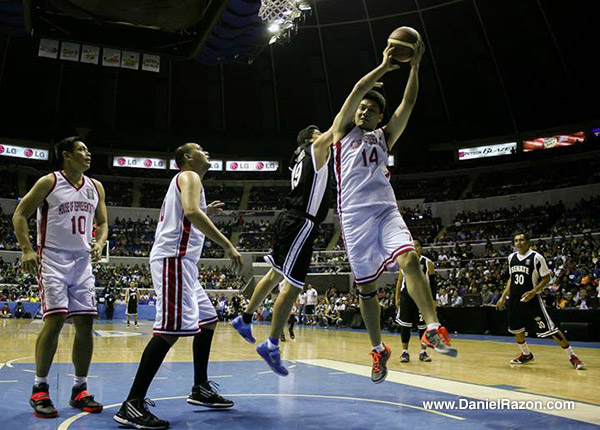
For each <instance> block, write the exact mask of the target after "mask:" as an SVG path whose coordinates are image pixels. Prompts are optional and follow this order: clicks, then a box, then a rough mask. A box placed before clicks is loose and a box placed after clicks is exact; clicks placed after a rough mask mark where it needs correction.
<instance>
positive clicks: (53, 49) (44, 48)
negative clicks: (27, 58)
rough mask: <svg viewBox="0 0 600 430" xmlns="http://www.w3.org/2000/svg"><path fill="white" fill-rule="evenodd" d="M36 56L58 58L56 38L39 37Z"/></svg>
mask: <svg viewBox="0 0 600 430" xmlns="http://www.w3.org/2000/svg"><path fill="white" fill-rule="evenodd" d="M38 57H45V58H53V59H55V60H56V59H57V58H58V40H50V39H40V47H39V49H38Z"/></svg>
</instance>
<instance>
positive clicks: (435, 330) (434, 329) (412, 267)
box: [396, 251, 457, 357]
mask: <svg viewBox="0 0 600 430" xmlns="http://www.w3.org/2000/svg"><path fill="white" fill-rule="evenodd" d="M396 261H397V262H398V265H399V266H400V268H401V269H402V271H403V272H404V276H405V279H406V288H407V290H408V294H409V295H410V297H411V298H412V299H413V300H414V302H415V303H416V304H417V307H418V308H419V311H420V312H421V315H422V316H423V319H424V320H425V322H426V323H427V330H426V331H425V334H424V336H423V337H422V338H421V342H423V343H424V344H426V345H427V346H429V347H431V348H434V349H435V350H436V351H437V352H439V353H442V354H446V355H449V356H451V357H456V355H457V351H456V349H454V348H452V347H451V345H450V335H449V334H448V331H447V330H446V328H444V327H442V326H441V324H440V323H439V321H438V318H437V313H436V311H435V304H434V302H433V296H432V295H431V289H430V288H429V282H428V281H427V278H426V277H425V274H424V273H423V270H422V269H421V265H420V264H419V257H418V256H417V253H416V252H415V251H408V252H405V253H402V254H400V255H399V256H398V257H397V259H396Z"/></svg>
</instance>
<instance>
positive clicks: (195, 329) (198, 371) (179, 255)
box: [113, 143, 241, 429]
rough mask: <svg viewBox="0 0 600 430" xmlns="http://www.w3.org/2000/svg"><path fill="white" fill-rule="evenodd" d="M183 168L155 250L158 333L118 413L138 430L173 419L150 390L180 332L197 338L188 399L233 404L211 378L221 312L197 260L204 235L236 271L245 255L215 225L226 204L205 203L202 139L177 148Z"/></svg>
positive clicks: (205, 157)
mask: <svg viewBox="0 0 600 430" xmlns="http://www.w3.org/2000/svg"><path fill="white" fill-rule="evenodd" d="M175 160H176V162H177V164H178V165H179V166H180V168H181V172H180V173H178V174H177V175H176V176H175V177H174V178H173V180H172V181H171V184H170V185H169V189H168V191H167V195H166V196H165V199H164V201H163V205H162V208H161V211H160V218H159V220H158V224H157V226H156V236H155V238H154V245H153V246H152V251H151V252H150V270H151V273H152V283H153V284H154V290H155V292H156V295H157V301H156V320H155V322H154V336H153V337H152V339H151V340H150V342H148V345H147V346H146V349H145V350H144V354H143V355H142V360H141V362H140V366H139V368H138V371H137V374H136V376H135V380H134V382H133V386H132V387H131V391H130V392H129V396H128V397H127V400H126V401H125V402H123V404H122V405H121V409H120V410H119V412H118V413H117V414H116V415H115V416H114V417H113V418H114V420H115V421H117V422H118V423H120V424H124V425H127V426H130V427H135V428H139V429H166V428H168V427H169V422H168V421H165V420H161V419H159V418H157V417H156V416H154V415H153V414H152V413H150V411H149V410H148V403H150V404H152V403H151V401H147V400H146V393H147V392H148V388H149V387H150V384H151V383H152V380H153V379H154V376H155V375H156V372H158V369H159V368H160V365H161V364H162V362H163V360H164V358H165V356H166V355H167V352H169V349H170V348H171V347H172V346H173V345H174V344H175V342H176V341H177V340H178V339H179V337H180V336H194V342H193V353H194V385H193V387H192V392H191V393H190V395H189V397H188V399H187V401H188V403H190V404H194V405H201V406H206V407H210V408H221V409H223V408H230V407H232V406H233V402H232V401H230V400H227V399H224V398H223V397H221V396H220V395H219V394H218V393H217V392H216V391H215V386H216V384H215V383H214V382H212V381H209V380H208V377H207V368H208V357H209V354H210V347H211V343H212V338H213V334H214V329H215V327H216V324H217V313H216V311H215V308H214V307H213V305H212V303H211V301H210V299H209V298H208V296H207V295H206V292H205V291H204V289H203V288H202V286H201V285H200V283H199V282H198V260H200V254H201V253H202V247H203V245H204V237H205V236H207V237H208V238H209V239H210V240H211V241H213V242H214V243H216V244H218V245H219V246H221V247H222V248H224V249H225V253H226V255H227V257H228V258H230V259H231V261H232V264H233V268H234V270H235V271H236V272H237V271H239V269H240V268H241V256H240V254H239V253H238V252H237V250H236V249H235V247H234V246H233V245H232V244H231V242H229V240H228V239H227V238H226V237H225V236H223V234H222V233H221V232H220V231H219V230H218V229H217V227H215V225H214V224H213V223H212V221H211V220H210V218H209V216H210V215H214V214H218V213H220V212H222V207H223V203H222V202H218V201H217V202H213V203H211V204H210V205H208V206H207V205H206V198H205V195H204V189H203V187H202V179H203V178H204V175H205V174H206V172H208V169H209V168H210V160H209V158H208V152H206V151H204V150H203V149H202V147H201V146H200V145H198V144H197V143H186V144H185V145H182V146H180V147H179V148H177V150H176V151H175Z"/></svg>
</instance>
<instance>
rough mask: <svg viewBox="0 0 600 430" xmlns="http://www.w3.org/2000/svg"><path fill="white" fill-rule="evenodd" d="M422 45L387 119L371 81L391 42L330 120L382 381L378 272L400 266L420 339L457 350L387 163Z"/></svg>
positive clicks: (349, 242) (348, 234)
mask: <svg viewBox="0 0 600 430" xmlns="http://www.w3.org/2000/svg"><path fill="white" fill-rule="evenodd" d="M423 51H424V45H423V42H422V41H421V40H418V41H417V43H416V44H415V53H414V55H413V57H412V59H411V61H410V65H411V70H410V75H409V78H408V83H407V85H406V90H405V93H404V98H403V100H402V103H401V104H400V106H399V107H398V108H397V109H396V111H395V112H394V113H393V114H392V116H391V118H390V120H389V122H388V124H387V125H386V126H384V127H381V128H377V127H378V125H379V123H380V122H381V120H382V119H383V113H384V111H385V98H384V97H383V96H382V95H381V94H380V93H378V92H376V91H373V90H372V88H373V87H374V85H375V84H376V83H377V81H378V80H379V79H381V78H382V77H383V75H385V74H386V73H387V72H389V71H392V70H396V69H398V68H399V67H400V66H399V65H398V64H397V63H395V62H394V61H393V59H392V54H393V52H394V47H393V46H388V47H387V48H386V49H385V51H384V53H383V61H382V63H381V64H380V65H379V66H377V68H375V69H374V70H373V71H371V72H369V73H368V74H367V75H365V76H364V77H363V78H362V79H361V80H360V81H358V83H357V84H356V85H355V86H354V88H353V90H352V92H351V93H350V95H349V96H348V98H347V99H346V101H345V102H344V105H343V106H342V109H341V110H340V112H339V113H338V114H337V116H336V118H335V120H334V122H333V127H332V128H333V141H334V142H336V143H335V148H334V157H335V158H334V160H335V176H336V179H337V188H338V212H339V217H340V224H341V227H342V234H343V238H344V243H345V247H346V253H347V255H348V261H349V263H350V268H351V270H352V272H353V275H354V278H355V282H356V284H357V286H358V291H359V297H360V309H361V314H362V317H363V320H364V321H365V325H366V327H367V330H368V332H369V337H370V339H371V343H372V345H373V350H372V351H371V356H372V357H373V370H372V375H371V379H372V380H373V382H375V383H379V382H383V381H384V380H385V378H386V376H387V368H386V363H387V360H388V359H389V356H390V354H391V350H390V349H389V348H388V347H387V346H386V345H384V344H383V343H382V342H381V327H380V307H379V303H378V301H377V297H376V294H377V285H376V281H377V278H379V276H380V275H381V273H382V272H383V270H385V268H386V267H388V268H389V269H391V270H395V269H397V268H398V266H399V267H400V268H401V269H402V270H403V271H404V274H405V276H406V282H407V286H408V291H409V293H410V295H411V297H412V298H413V299H414V300H415V302H416V303H417V305H418V306H419V309H420V310H421V313H422V314H423V317H424V318H425V321H426V322H427V324H428V329H427V331H426V332H425V334H424V337H423V339H422V341H423V342H424V343H426V344H427V345H428V346H431V347H434V348H435V349H436V350H437V351H438V352H443V353H446V354H449V355H456V350H455V349H452V348H450V347H449V343H450V339H449V336H448V332H447V331H446V329H445V328H443V327H441V326H440V324H439V322H438V320H437V316H436V313H435V309H434V304H433V298H432V297H431V292H430V290H429V286H428V285H427V280H426V278H425V275H424V274H423V272H422V270H421V268H420V265H419V258H418V256H417V254H416V253H415V248H414V245H413V241H412V236H411V234H410V232H409V231H408V228H407V227H406V224H405V223H404V220H403V219H402V216H401V215H400V212H399V210H398V205H397V202H396V197H395V195H394V190H393V189H392V186H391V184H390V182H389V176H390V174H389V172H388V170H387V159H388V152H389V151H391V150H392V148H393V147H394V144H395V143H396V141H397V140H398V138H399V137H400V135H401V134H402V132H403V131H404V129H405V127H406V124H407V122H408V119H409V117H410V114H411V112H412V109H413V107H414V105H415V102H416V98H417V92H418V72H419V64H420V62H421V58H422V56H423Z"/></svg>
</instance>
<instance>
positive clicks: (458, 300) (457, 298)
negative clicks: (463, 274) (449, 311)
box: [450, 290, 463, 307]
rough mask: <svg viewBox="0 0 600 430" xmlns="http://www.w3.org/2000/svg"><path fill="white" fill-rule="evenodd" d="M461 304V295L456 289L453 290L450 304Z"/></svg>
mask: <svg viewBox="0 0 600 430" xmlns="http://www.w3.org/2000/svg"><path fill="white" fill-rule="evenodd" d="M462 305H463V299H462V297H461V296H460V295H459V294H458V290H454V293H453V294H452V300H451V302H450V306H452V307H459V306H462Z"/></svg>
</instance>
